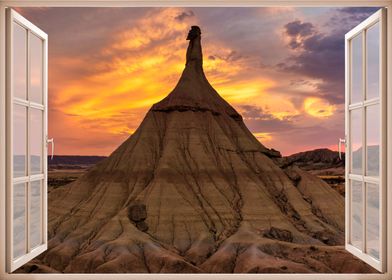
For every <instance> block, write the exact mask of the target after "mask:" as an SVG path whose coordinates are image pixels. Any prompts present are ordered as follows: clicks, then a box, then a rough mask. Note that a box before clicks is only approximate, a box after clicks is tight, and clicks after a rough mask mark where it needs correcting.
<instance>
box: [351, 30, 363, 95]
mask: <svg viewBox="0 0 392 280" xmlns="http://www.w3.org/2000/svg"><path fill="white" fill-rule="evenodd" d="M362 36H363V35H362V33H361V34H359V35H357V36H356V37H354V38H353V39H352V41H351V55H352V56H351V103H357V102H360V101H362V100H363V95H362V92H363V75H362V72H363V59H362V54H363V53H362V49H363V47H362Z"/></svg>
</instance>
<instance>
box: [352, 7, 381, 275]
mask: <svg viewBox="0 0 392 280" xmlns="http://www.w3.org/2000/svg"><path fill="white" fill-rule="evenodd" d="M385 13H386V10H385V9H380V10H379V11H377V12H376V13H374V14H373V15H371V16H370V17H369V18H367V19H366V20H364V21H362V22H361V23H360V24H359V25H357V26H356V27H355V28H353V29H352V30H350V31H349V32H348V33H347V34H346V36H345V62H346V84H345V87H346V89H345V92H346V94H345V130H346V133H347V134H346V137H345V138H346V144H348V145H346V161H345V162H346V172H345V174H346V175H345V178H346V197H345V203H346V205H348V206H349V207H346V211H345V221H346V222H345V228H346V232H345V234H346V242H345V243H346V249H347V251H349V252H350V253H352V254H353V255H355V256H357V257H358V258H360V259H362V260H365V261H366V262H367V263H368V264H370V265H371V266H373V267H374V268H376V269H377V270H379V271H385V270H386V262H385V260H386V250H385V244H386V233H387V230H386V211H385V210H386V207H385V205H386V203H387V201H386V164H384V163H385V161H386V153H385V148H386V140H387V137H386V133H384V131H386V129H387V126H386V123H387V122H386V107H387V106H386V105H387V104H386V78H387V77H386V75H384V74H385V72H386V71H384V70H385V69H386V65H387V64H386V45H385V44H386V42H385V41H384V37H386V36H385V35H386V22H385V20H384V19H385V18H386V14H385ZM376 23H378V24H379V26H380V36H379V38H380V46H379V47H380V49H379V51H380V81H379V82H380V92H379V96H378V97H376V98H373V99H370V100H365V101H363V100H361V101H359V102H356V103H354V104H350V92H351V88H352V84H351V76H352V75H351V71H350V69H351V65H352V57H351V56H352V55H350V54H352V53H351V51H350V49H351V40H352V39H353V38H354V37H356V36H357V35H359V34H360V33H362V34H363V35H362V36H363V37H362V46H363V50H362V63H363V65H364V67H363V69H362V70H363V71H362V75H363V81H362V88H363V92H362V94H364V92H365V91H366V83H367V81H366V77H367V67H366V65H367V49H366V45H367V44H366V38H367V36H366V34H367V31H364V30H369V29H370V28H371V27H372V26H373V25H375V24H376ZM376 104H378V105H379V110H380V112H379V114H380V127H381V129H380V144H379V145H380V159H379V161H380V162H379V167H380V169H379V172H380V173H379V177H377V178H376V177H372V176H367V175H357V174H351V173H350V170H351V164H352V162H351V158H350V157H351V154H352V151H351V144H350V142H351V134H352V132H351V125H350V124H349V118H350V112H351V111H352V110H355V109H361V110H362V138H363V139H362V144H363V146H362V159H363V160H362V174H365V173H366V172H365V170H366V165H367V161H368V155H367V149H366V145H367V142H366V135H365V132H366V129H367V128H366V118H367V114H366V113H365V112H366V108H367V107H368V106H371V105H376ZM351 180H355V181H356V182H361V183H362V197H363V200H364V201H363V204H364V205H365V204H366V201H367V193H366V188H365V184H366V183H373V184H376V185H377V186H378V188H379V190H380V192H379V195H380V217H379V225H380V259H379V260H377V259H375V258H373V257H372V256H370V255H369V254H367V253H366V239H367V238H366V232H367V230H366V226H367V215H366V211H365V209H366V208H365V207H363V214H362V215H363V218H362V220H363V229H362V230H363V232H362V248H361V249H358V248H357V247H355V246H353V245H352V244H351V242H350V239H351V218H352V215H351V214H352V213H351V210H352V207H351V186H350V181H351Z"/></svg>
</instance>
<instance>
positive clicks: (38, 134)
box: [30, 108, 43, 174]
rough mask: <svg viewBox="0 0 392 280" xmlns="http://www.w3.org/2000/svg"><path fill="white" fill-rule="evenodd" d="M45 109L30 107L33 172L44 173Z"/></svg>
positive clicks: (31, 165)
mask: <svg viewBox="0 0 392 280" xmlns="http://www.w3.org/2000/svg"><path fill="white" fill-rule="evenodd" d="M42 122H43V111H41V110H37V109H33V108H31V109H30V131H31V134H30V171H31V174H39V173H42V163H43V161H42V145H43V139H42V132H43V123H42Z"/></svg>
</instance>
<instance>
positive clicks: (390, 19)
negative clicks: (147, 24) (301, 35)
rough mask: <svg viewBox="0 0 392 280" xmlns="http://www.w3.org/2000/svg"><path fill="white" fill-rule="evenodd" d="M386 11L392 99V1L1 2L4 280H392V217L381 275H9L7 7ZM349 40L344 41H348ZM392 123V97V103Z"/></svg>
mask: <svg viewBox="0 0 392 280" xmlns="http://www.w3.org/2000/svg"><path fill="white" fill-rule="evenodd" d="M154 6H155V7H158V6H159V7H173V6H181V7H197V6H203V7H208V6H213V7H244V6H246V7H273V6H292V7H332V6H333V7H370V6H371V7H385V8H387V26H388V27H390V28H388V30H387V96H391V97H392V87H391V84H392V0H341V1H338V0H245V1H240V0H210V1H206V0H193V1H192V0H191V1H186V0H162V1H155V0H116V1H112V2H111V1H105V0H80V1H76V0H65V1H61V0H58V1H56V0H3V1H2V2H0V279H4V280H6V279H11V280H13V279H15V280H19V279H116V280H121V279H182V278H185V277H186V278H187V279H288V278H290V279H298V280H300V279H301V280H302V279H304V280H313V279H355V280H362V279H363V280H392V214H390V215H387V236H386V238H387V242H386V243H387V247H386V257H387V267H386V272H385V273H382V274H381V273H380V274H378V273H377V274H201V275H200V274H199V275H198V274H154V275H151V274H8V273H6V265H5V264H6V242H5V240H6V219H5V217H6V208H5V205H6V191H5V190H6V178H7V176H6V175H7V174H6V170H5V167H6V152H7V148H6V115H5V111H6V110H5V109H6V98H5V96H6V88H5V81H6V79H5V77H6V67H5V58H6V45H5V42H6V29H5V20H6V12H5V10H6V8H7V7H154ZM342 39H343V38H342ZM387 120H392V98H387ZM383 156H384V157H386V158H387V160H386V163H387V167H386V168H387V170H386V172H387V182H386V184H387V186H388V189H389V191H387V194H386V195H387V196H386V198H385V199H386V200H387V201H389V202H390V203H388V205H387V213H392V203H391V202H392V189H391V188H392V186H391V184H392V122H388V123H387V151H386V154H385V155H383Z"/></svg>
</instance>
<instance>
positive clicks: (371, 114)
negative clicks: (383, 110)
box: [366, 104, 380, 177]
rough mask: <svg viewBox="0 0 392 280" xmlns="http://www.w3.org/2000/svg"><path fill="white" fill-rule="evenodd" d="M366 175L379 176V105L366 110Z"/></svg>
mask: <svg viewBox="0 0 392 280" xmlns="http://www.w3.org/2000/svg"><path fill="white" fill-rule="evenodd" d="M366 151H367V161H366V174H367V175H368V176H375V177H378V176H379V169H380V167H379V164H380V153H379V151H380V105H378V104H377V105H372V106H368V107H367V108H366Z"/></svg>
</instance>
